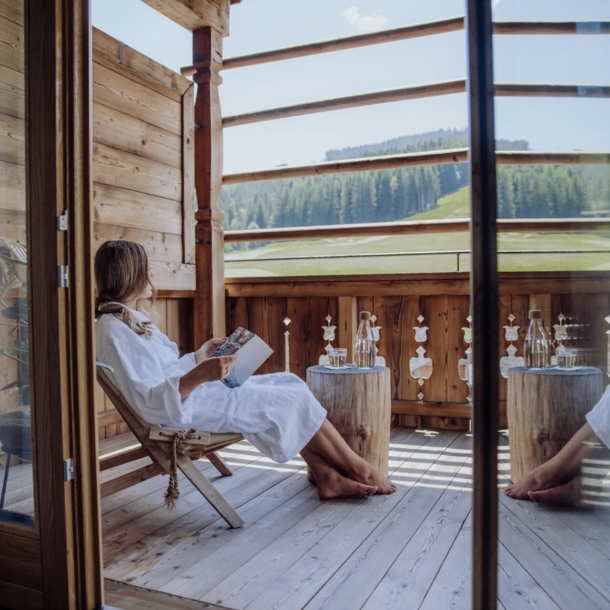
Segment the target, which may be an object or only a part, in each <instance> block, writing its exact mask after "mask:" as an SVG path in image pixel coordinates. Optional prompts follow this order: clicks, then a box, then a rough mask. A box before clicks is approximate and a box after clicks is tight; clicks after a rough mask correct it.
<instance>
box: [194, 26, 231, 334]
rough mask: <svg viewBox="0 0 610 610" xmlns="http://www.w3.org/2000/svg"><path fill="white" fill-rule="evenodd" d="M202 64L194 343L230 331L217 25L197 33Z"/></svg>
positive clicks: (197, 133) (197, 108) (197, 80)
mask: <svg viewBox="0 0 610 610" xmlns="http://www.w3.org/2000/svg"><path fill="white" fill-rule="evenodd" d="M193 62H194V66H195V68H196V69H197V72H196V73H195V75H194V77H193V80H194V81H195V83H197V99H196V102H195V190H196V193H197V201H198V205H199V209H198V211H197V213H196V215H195V218H196V220H197V227H196V233H195V235H196V238H197V244H196V246H195V264H196V274H197V288H196V292H195V310H194V318H195V346H199V345H200V344H201V343H203V342H204V341H207V340H208V339H210V338H212V337H214V336H216V337H223V336H224V335H225V330H226V329H225V290H224V234H223V229H222V226H221V224H220V222H221V220H222V217H223V214H222V212H221V211H220V189H221V186H222V116H221V112H220V98H219V94H218V86H219V85H220V83H221V82H222V79H221V78H220V76H219V74H218V72H219V70H220V69H221V68H222V34H221V33H220V32H218V31H216V30H215V29H214V28H212V27H204V28H201V29H199V30H195V31H194V32H193Z"/></svg>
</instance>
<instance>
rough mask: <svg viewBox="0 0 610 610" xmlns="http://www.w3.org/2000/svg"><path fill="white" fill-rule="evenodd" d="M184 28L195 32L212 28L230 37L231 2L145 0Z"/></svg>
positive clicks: (225, 0)
mask: <svg viewBox="0 0 610 610" xmlns="http://www.w3.org/2000/svg"><path fill="white" fill-rule="evenodd" d="M143 1H144V2H146V4H148V5H149V6H151V7H152V8H154V9H155V10H157V11H159V12H160V13H162V14H163V15H165V16H166V17H169V18H170V19H171V20H172V21H175V22H176V23H177V24H178V25H181V26H182V27H183V28H186V29H187V30H190V31H191V32H194V31H195V30H198V29H200V28H206V27H211V28H214V29H215V30H216V31H217V32H220V34H222V36H228V35H229V7H230V1H229V0H143Z"/></svg>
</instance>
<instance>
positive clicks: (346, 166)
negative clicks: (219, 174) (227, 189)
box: [222, 148, 468, 184]
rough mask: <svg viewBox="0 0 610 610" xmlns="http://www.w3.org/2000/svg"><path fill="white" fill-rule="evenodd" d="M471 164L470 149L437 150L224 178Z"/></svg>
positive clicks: (232, 180)
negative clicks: (468, 162) (466, 162)
mask: <svg viewBox="0 0 610 610" xmlns="http://www.w3.org/2000/svg"><path fill="white" fill-rule="evenodd" d="M467 160H468V149H467V148H454V149H451V150H434V151H429V152H423V153H419V152H418V153H405V154H400V155H387V156H384V157H368V158H367V157H365V158H361V159H348V160H343V161H326V162H324V163H314V164H311V165H300V166H288V167H276V168H273V169H267V170H262V171H255V172H244V173H241V174H228V175H226V176H223V178H222V183H223V184H240V183H243V182H260V181H262V180H281V179H285V178H302V177H305V176H323V175H327V174H343V173H349V172H366V171H373V170H380V169H395V168H397V167H409V166H423V165H439V164H443V163H463V162H465V161H467Z"/></svg>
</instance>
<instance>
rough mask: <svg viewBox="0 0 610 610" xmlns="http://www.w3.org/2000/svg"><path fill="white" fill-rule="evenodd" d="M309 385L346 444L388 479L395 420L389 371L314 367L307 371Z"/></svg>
mask: <svg viewBox="0 0 610 610" xmlns="http://www.w3.org/2000/svg"><path fill="white" fill-rule="evenodd" d="M307 385H308V386H309V389H310V390H311V392H312V393H313V395H314V396H315V397H316V398H317V399H318V401H319V402H320V404H321V405H322V406H323V407H324V408H325V409H326V411H327V412H328V419H329V421H330V422H331V423H332V424H333V426H335V428H337V430H338V431H339V434H341V436H342V437H343V438H344V439H345V440H346V442H347V444H348V445H349V446H350V447H351V448H352V449H353V450H354V451H355V452H356V453H357V454H358V455H359V456H360V457H362V458H363V459H364V460H366V461H367V462H368V463H369V464H371V465H372V466H374V467H375V468H377V469H378V470H379V471H380V472H381V473H383V474H384V475H385V476H387V475H388V459H389V453H390V425H391V418H392V400H391V398H392V397H391V390H390V369H389V368H387V367H385V366H377V367H375V368H374V369H358V368H356V367H353V366H350V367H348V368H344V369H329V368H326V367H325V366H311V367H309V368H308V369H307ZM310 479H311V476H310Z"/></svg>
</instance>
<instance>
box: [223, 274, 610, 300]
mask: <svg viewBox="0 0 610 610" xmlns="http://www.w3.org/2000/svg"><path fill="white" fill-rule="evenodd" d="M468 281H469V274H468V273H464V272H461V273H458V272H451V273H403V274H398V273H391V274H378V275H318V276H297V277H295V276H292V277H260V278H227V279H226V280H225V287H226V291H227V296H229V297H286V296H291V297H312V296H324V297H352V296H354V295H356V294H357V295H358V296H363V297H365V296H408V295H415V296H430V295H465V296H467V295H468V294H470V288H469V284H468ZM566 282H569V283H570V285H571V287H572V290H571V292H573V293H575V294H603V293H610V279H609V278H608V277H607V276H605V275H604V274H603V272H599V271H537V272H514V271H511V272H504V273H500V294H537V293H538V294H564V293H565V291H566Z"/></svg>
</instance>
